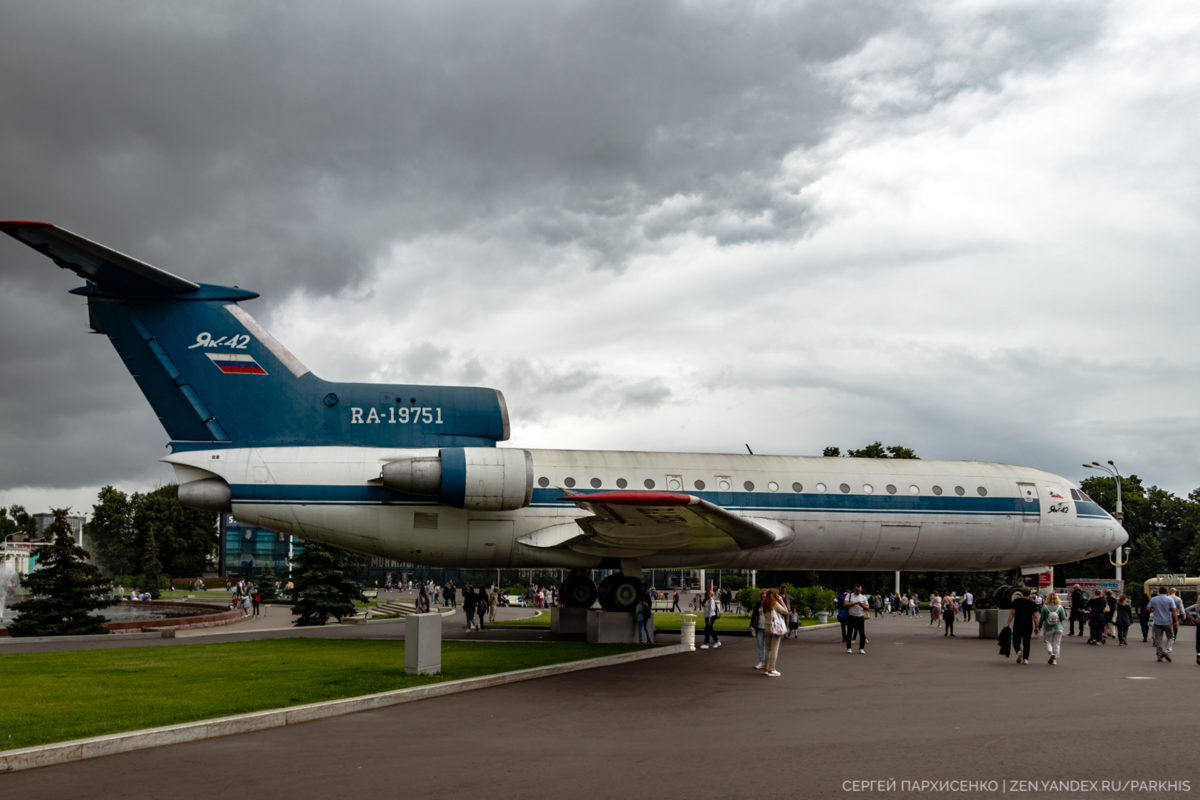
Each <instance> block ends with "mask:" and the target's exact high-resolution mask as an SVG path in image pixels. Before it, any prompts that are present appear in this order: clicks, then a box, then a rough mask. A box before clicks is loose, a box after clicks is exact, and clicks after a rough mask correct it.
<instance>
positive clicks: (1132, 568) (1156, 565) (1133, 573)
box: [1125, 533, 1167, 583]
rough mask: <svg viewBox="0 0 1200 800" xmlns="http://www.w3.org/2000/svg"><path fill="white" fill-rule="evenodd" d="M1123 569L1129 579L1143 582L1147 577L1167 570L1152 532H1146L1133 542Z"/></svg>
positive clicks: (1164, 559)
mask: <svg viewBox="0 0 1200 800" xmlns="http://www.w3.org/2000/svg"><path fill="white" fill-rule="evenodd" d="M1125 569H1126V572H1125V575H1126V576H1127V577H1128V578H1129V580H1131V581H1136V582H1138V583H1145V582H1146V580H1147V579H1149V578H1153V577H1156V576H1157V575H1158V573H1160V572H1166V571H1167V562H1166V557H1165V556H1164V555H1163V551H1162V546H1161V545H1160V544H1159V543H1158V538H1157V537H1156V536H1155V535H1154V534H1152V533H1147V534H1145V535H1143V536H1140V537H1139V538H1138V539H1137V541H1135V542H1134V543H1133V552H1132V553H1130V558H1129V564H1128V565H1126V567H1125Z"/></svg>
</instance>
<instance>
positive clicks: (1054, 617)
mask: <svg viewBox="0 0 1200 800" xmlns="http://www.w3.org/2000/svg"><path fill="white" fill-rule="evenodd" d="M1046 624H1047V625H1057V624H1058V612H1057V611H1051V612H1049V613H1047V614H1046ZM1071 629H1072V630H1074V627H1073V626H1072V628H1071Z"/></svg>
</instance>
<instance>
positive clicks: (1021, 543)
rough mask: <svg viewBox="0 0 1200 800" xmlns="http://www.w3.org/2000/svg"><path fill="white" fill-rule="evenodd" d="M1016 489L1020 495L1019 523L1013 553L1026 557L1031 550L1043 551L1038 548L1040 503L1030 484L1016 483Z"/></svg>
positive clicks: (1040, 518)
mask: <svg viewBox="0 0 1200 800" xmlns="http://www.w3.org/2000/svg"><path fill="white" fill-rule="evenodd" d="M1017 489H1018V491H1019V492H1020V494H1021V500H1022V501H1024V502H1022V503H1021V504H1020V511H1019V512H1018V513H1019V514H1020V515H1021V522H1020V523H1019V525H1018V534H1017V535H1018V537H1019V538H1018V539H1017V544H1016V547H1014V548H1013V551H1014V553H1017V554H1020V555H1026V554H1028V553H1030V552H1031V551H1033V550H1041V549H1045V548H1042V547H1039V546H1038V534H1040V533H1041V529H1042V526H1041V522H1042V503H1041V500H1040V498H1039V497H1038V489H1037V486H1036V485H1035V484H1032V483H1018V484H1017Z"/></svg>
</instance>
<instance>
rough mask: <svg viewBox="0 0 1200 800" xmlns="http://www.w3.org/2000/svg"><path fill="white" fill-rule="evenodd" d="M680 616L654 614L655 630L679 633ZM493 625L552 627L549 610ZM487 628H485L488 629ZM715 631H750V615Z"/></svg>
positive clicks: (730, 617) (699, 620)
mask: <svg viewBox="0 0 1200 800" xmlns="http://www.w3.org/2000/svg"><path fill="white" fill-rule="evenodd" d="M680 616H681V615H680V614H678V613H669V612H666V611H657V612H655V614H654V628H655V630H661V631H677V630H679V620H680ZM830 621H832V622H837V620H836V619H834V618H833V617H830ZM819 624H821V623H820V621H819V620H817V619H802V620H800V625H801V626H802V627H803V626H808V625H819ZM491 625H505V626H511V625H539V626H543V627H546V628H549V627H550V611H549V610H548V609H547V610H545V611H543V612H542V613H541V614H538V615H537V616H536V617H532V618H526V619H510V620H505V621H504V622H489V623H488V624H487V626H491ZM487 626H485V627H487ZM696 629H697V630H701V631H703V630H704V618H703V617H701V616H699V615H696ZM713 629H714V630H718V631H744V630H749V629H750V615H749V614H722V615H721V617H720V619H718V620H717V624H716V625H714V626H713Z"/></svg>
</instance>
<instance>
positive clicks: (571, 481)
mask: <svg viewBox="0 0 1200 800" xmlns="http://www.w3.org/2000/svg"><path fill="white" fill-rule="evenodd" d="M563 483H565V484H566V485H567V488H568V489H574V488H575V479H574V478H567V479H566V480H565V481H563Z"/></svg>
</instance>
